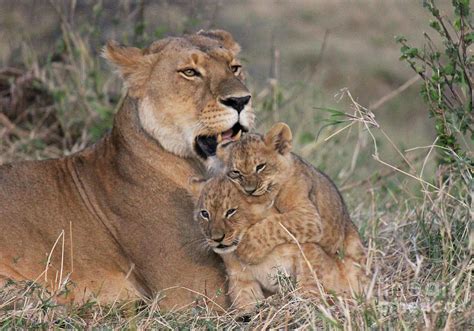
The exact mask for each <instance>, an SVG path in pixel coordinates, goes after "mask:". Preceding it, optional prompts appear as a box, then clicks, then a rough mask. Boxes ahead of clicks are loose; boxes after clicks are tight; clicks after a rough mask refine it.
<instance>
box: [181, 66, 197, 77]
mask: <svg viewBox="0 0 474 331" xmlns="http://www.w3.org/2000/svg"><path fill="white" fill-rule="evenodd" d="M181 72H182V73H183V75H185V76H186V77H194V76H199V75H200V73H199V71H197V70H196V69H192V68H189V69H184V70H181Z"/></svg>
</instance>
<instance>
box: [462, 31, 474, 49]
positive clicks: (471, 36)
mask: <svg viewBox="0 0 474 331" xmlns="http://www.w3.org/2000/svg"><path fill="white" fill-rule="evenodd" d="M464 42H465V43H466V45H467V46H469V45H471V44H472V43H473V42H474V32H470V33H468V34H466V35H465V36H464Z"/></svg>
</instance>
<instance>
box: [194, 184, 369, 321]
mask: <svg viewBox="0 0 474 331" xmlns="http://www.w3.org/2000/svg"><path fill="white" fill-rule="evenodd" d="M192 189H193V191H194V195H195V197H197V196H199V198H198V199H197V203H196V208H195V214H194V217H195V219H196V220H197V221H199V223H200V226H201V229H202V231H203V233H204V235H205V237H206V241H207V244H208V246H209V247H211V248H212V250H213V251H214V252H216V253H217V254H219V255H220V256H221V257H222V259H223V261H224V264H225V266H226V271H227V275H228V277H229V286H228V294H229V296H230V299H231V301H232V304H233V306H234V307H236V308H238V309H239V311H240V312H244V313H247V312H251V311H252V310H253V308H254V307H255V303H256V302H258V301H261V300H263V299H264V298H265V296H264V293H263V290H266V291H268V292H271V293H275V292H276V291H277V290H278V282H277V280H276V279H275V278H276V276H277V273H278V272H283V273H285V274H287V275H289V276H292V277H294V278H295V279H296V281H297V283H298V287H299V288H300V290H301V291H302V292H303V294H304V295H307V296H308V295H309V296H317V295H318V293H319V289H318V284H317V281H316V277H317V279H318V280H319V282H320V284H321V285H322V286H323V287H324V289H326V290H328V291H334V292H336V293H337V294H349V293H350V291H351V289H353V290H355V291H359V290H360V289H359V279H358V278H357V277H356V275H354V274H348V273H347V272H346V271H345V270H344V264H343V263H342V262H341V261H339V260H338V259H336V258H334V257H330V256H329V255H328V254H327V253H326V252H325V251H324V250H323V249H322V248H321V247H320V246H319V245H317V244H314V243H307V244H301V245H299V246H298V245H297V244H296V243H292V244H281V245H275V243H276V242H278V236H280V235H281V234H278V233H276V232H273V231H272V229H271V228H267V230H268V233H266V234H265V236H264V237H265V239H263V237H262V238H258V237H257V238H252V240H255V241H256V243H255V244H257V245H260V244H266V243H264V242H263V240H265V241H268V242H269V243H270V244H271V245H273V246H276V247H275V248H274V249H273V250H272V251H271V252H270V253H269V254H267V255H266V256H265V257H264V258H263V259H262V261H260V262H259V263H257V264H252V265H249V264H246V263H245V262H244V261H242V260H241V259H240V256H239V253H238V247H239V245H240V243H241V242H242V240H243V238H245V236H246V235H247V233H248V229H249V228H250V227H252V226H253V225H255V224H259V222H261V221H262V220H263V219H264V218H265V217H272V216H275V215H277V214H278V211H277V210H276V209H275V208H274V207H273V198H274V197H273V196H272V195H271V194H265V195H260V196H257V197H249V196H247V195H245V194H242V193H241V192H240V190H239V189H237V188H236V187H235V185H234V184H233V183H232V182H231V181H230V180H229V179H228V178H227V177H226V176H224V175H220V176H217V177H214V178H212V179H210V180H208V181H207V182H205V181H203V180H201V181H199V180H194V181H193V182H192ZM303 254H304V256H303ZM315 276H316V277H315Z"/></svg>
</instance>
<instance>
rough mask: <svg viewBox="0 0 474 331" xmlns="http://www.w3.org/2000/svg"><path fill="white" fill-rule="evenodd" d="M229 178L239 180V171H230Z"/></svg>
mask: <svg viewBox="0 0 474 331" xmlns="http://www.w3.org/2000/svg"><path fill="white" fill-rule="evenodd" d="M228 175H229V177H230V178H232V179H237V178H239V177H240V172H239V171H237V170H231V171H229V174H228Z"/></svg>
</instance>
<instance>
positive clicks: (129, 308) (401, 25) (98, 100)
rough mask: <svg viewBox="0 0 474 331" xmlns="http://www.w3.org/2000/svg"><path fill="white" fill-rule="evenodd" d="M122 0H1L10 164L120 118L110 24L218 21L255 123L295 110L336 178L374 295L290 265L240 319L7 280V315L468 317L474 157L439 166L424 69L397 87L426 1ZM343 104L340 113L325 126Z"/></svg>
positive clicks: (1, 154) (348, 323) (201, 319)
mask: <svg viewBox="0 0 474 331" xmlns="http://www.w3.org/2000/svg"><path fill="white" fill-rule="evenodd" d="M117 3H118V5H117ZM117 3H116V2H112V1H104V2H102V4H103V5H102V7H101V6H99V5H95V6H93V4H88V3H87V2H79V4H78V6H77V8H76V10H75V12H74V13H73V11H72V10H71V8H70V7H66V6H64V4H65V2H56V1H52V2H51V4H52V6H51V4H48V3H46V2H44V1H33V2H32V3H30V2H13V1H5V0H0V5H1V6H2V8H5V10H2V11H1V12H0V36H1V38H0V43H1V44H0V63H1V65H2V67H3V69H1V70H0V111H1V112H0V163H6V162H11V161H18V160H24V159H42V158H50V157H59V156H61V155H67V154H70V153H73V152H75V151H77V150H80V149H82V148H84V147H85V146H87V145H88V144H90V143H92V142H93V141H96V140H97V139H99V137H100V136H101V135H102V134H103V133H104V132H105V131H106V130H107V129H108V128H110V125H111V120H112V118H113V114H114V111H115V108H114V107H115V105H116V104H117V102H118V100H119V99H120V95H121V84H120V82H119V81H118V79H117V78H116V77H114V76H113V75H111V73H110V70H109V68H107V66H106V65H104V63H103V60H101V59H100V58H99V57H98V56H97V54H98V50H99V49H100V47H101V45H102V44H103V42H104V41H105V40H106V39H108V38H115V39H117V40H120V41H123V42H128V43H133V44H145V43H147V41H148V40H152V39H154V38H157V37H161V36H163V35H167V34H179V33H182V32H184V31H194V30H197V29H199V28H201V27H206V26H209V25H214V26H218V27H222V28H225V29H227V30H229V31H231V32H233V33H234V35H235V37H236V39H238V40H239V41H240V42H241V43H242V46H243V48H244V53H243V57H244V59H245V61H246V63H247V68H248V71H249V73H250V81H249V84H250V85H251V86H252V89H253V91H254V98H255V100H256V102H255V105H256V110H257V112H258V119H259V122H258V126H259V130H264V129H265V128H267V127H268V126H269V125H271V123H273V122H274V121H275V120H284V121H286V122H288V123H289V124H290V125H291V127H292V129H293V130H294V132H295V136H296V139H295V147H296V150H297V151H298V153H300V154H301V155H303V156H304V157H305V158H307V159H309V160H311V161H312V162H313V164H315V165H316V166H318V167H320V168H321V169H323V170H324V171H326V172H327V173H328V174H329V175H330V176H331V177H332V178H333V179H334V180H335V181H336V183H337V184H338V186H339V187H340V188H341V190H342V192H343V194H344V197H345V199H346V201H347V202H348V205H349V209H350V211H351V215H352V218H353V220H354V222H355V223H356V224H357V225H358V226H359V228H360V232H361V235H362V236H363V238H364V241H365V243H366V245H367V247H368V252H369V261H368V267H369V269H370V270H372V272H373V282H372V284H371V287H370V290H369V292H368V293H367V295H366V296H365V297H363V298H357V299H354V300H347V301H342V300H340V299H335V300H332V301H335V302H334V303H332V304H329V302H328V301H326V300H321V302H309V301H307V300H305V299H303V298H300V297H298V296H297V295H296V294H295V293H294V291H293V290H294V288H293V285H292V284H291V282H288V281H286V280H285V279H281V284H282V294H281V295H277V296H275V297H272V298H270V299H269V300H268V301H267V302H263V303H262V305H261V306H260V309H259V312H258V313H257V314H256V315H255V316H254V317H252V319H251V320H250V321H249V322H245V323H244V322H242V321H236V320H235V319H234V317H233V315H232V314H230V313H229V314H227V315H224V316H217V315H215V314H214V313H212V312H211V311H209V310H208V309H207V308H206V307H205V306H204V307H202V306H196V307H192V308H189V309H188V310H184V311H179V312H170V313H164V312H160V311H159V309H158V305H157V301H156V300H155V301H151V302H146V303H141V302H140V303H116V304H115V305H113V306H107V307H104V306H100V305H98V304H97V303H94V302H93V301H91V302H89V303H87V304H85V305H83V306H80V307H65V306H61V305H58V304H56V303H55V302H54V300H52V299H51V296H50V294H49V293H46V292H45V291H44V290H42V289H41V288H38V287H36V286H35V285H32V284H12V285H9V286H7V287H6V288H5V289H2V290H0V328H25V327H40V328H71V327H77V328H85V327H87V328H89V327H124V328H140V329H142V328H143V329H145V328H151V327H154V328H163V329H166V328H170V329H176V328H184V329H191V328H202V329H217V328H224V327H228V328H242V327H245V328H258V329H260V328H296V327H308V328H318V327H324V328H335V329H360V328H364V329H368V328H372V329H373V328H375V329H378V328H386V329H391V328H396V329H414V328H420V329H437V328H446V329H472V328H473V327H474V322H473V319H474V316H473V307H472V303H471V301H472V293H473V284H472V271H473V264H472V254H473V253H474V247H473V243H474V235H473V230H472V218H473V214H472V169H468V168H463V169H461V171H460V173H461V174H462V176H453V175H450V174H449V173H448V172H445V171H443V169H438V168H437V166H436V162H435V161H436V160H435V155H436V153H437V149H436V148H435V147H434V146H433V143H434V142H435V135H434V133H433V131H432V129H431V127H432V123H431V121H430V120H429V119H428V117H427V112H426V108H425V106H424V105H423V103H422V101H421V98H419V97H418V86H417V84H419V83H417V82H415V83H413V85H411V86H409V87H408V88H407V89H406V90H397V89H398V88H399V87H400V86H402V85H403V84H404V83H405V82H407V81H409V80H410V79H411V78H412V77H413V74H412V73H411V72H410V71H409V70H408V69H407V68H406V67H405V66H404V64H403V63H400V62H399V61H398V57H399V51H398V46H397V45H396V44H395V43H394V42H393V36H394V35H396V34H405V35H407V36H409V37H410V39H411V40H414V41H415V42H416V41H419V37H420V36H421V33H422V31H423V30H427V29H428V27H427V15H426V13H425V12H424V11H423V9H422V8H421V6H420V5H419V4H418V3H417V2H414V1H387V2H383V3H382V2H376V1H369V0H365V1H362V0H361V1H351V2H349V1H322V0H317V1H303V0H299V1H292V2H273V1H239V2H232V3H231V4H227V3H224V4H223V5H221V6H220V7H219V6H216V5H215V3H214V2H209V1H208V2H202V1H197V2H193V3H194V5H188V4H187V3H183V4H180V5H175V4H174V3H173V2H167V1H164V2H160V3H159V4H147V5H146V10H144V11H143V12H141V9H140V5H139V3H140V2H136V1H119V2H117ZM441 5H442V7H443V8H446V10H448V9H449V6H445V5H446V4H444V2H442V3H441ZM448 5H449V4H448ZM38 13H40V14H41V15H38ZM142 13H143V15H142ZM282 23H283V24H282ZM32 26H34V27H35V28H34V29H33V28H32ZM346 87H347V89H344V90H342V89H343V88H346ZM393 91H395V93H394V94H393V98H386V97H387V96H390V93H391V92H393ZM336 94H337V95H338V97H337V98H335V97H334V96H335V95H336ZM361 105H362V106H361ZM363 106H366V107H368V106H370V107H368V108H369V109H370V110H369V109H366V108H364V107H363ZM328 109H332V112H330V111H328ZM341 112H342V114H341ZM334 115H340V117H339V119H341V118H342V119H343V120H344V122H343V123H341V124H339V125H337V126H328V127H325V125H326V124H328V122H325V120H327V119H331V118H333V119H334ZM348 115H350V116H348ZM331 116H332V117H331ZM341 116H342V117H341ZM343 128H344V129H343ZM318 133H319V135H318Z"/></svg>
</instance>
